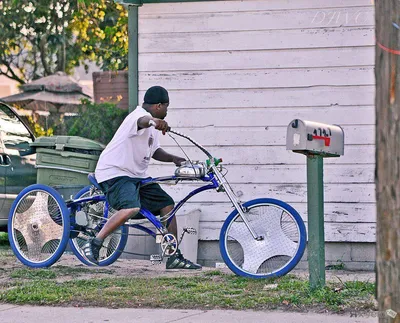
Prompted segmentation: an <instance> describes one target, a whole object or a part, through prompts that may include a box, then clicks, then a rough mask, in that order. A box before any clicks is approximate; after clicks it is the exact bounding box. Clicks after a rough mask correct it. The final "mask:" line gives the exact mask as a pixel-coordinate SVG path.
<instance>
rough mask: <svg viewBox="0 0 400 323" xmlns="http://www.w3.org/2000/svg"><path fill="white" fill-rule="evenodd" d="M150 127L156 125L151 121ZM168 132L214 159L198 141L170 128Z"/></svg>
mask: <svg viewBox="0 0 400 323" xmlns="http://www.w3.org/2000/svg"><path fill="white" fill-rule="evenodd" d="M149 126H150V127H155V126H156V123H155V122H154V121H153V120H150V121H149ZM167 131H168V132H170V133H173V134H174V135H177V136H179V137H182V138H185V139H187V140H189V141H190V142H191V143H192V144H193V145H195V146H196V147H197V148H199V149H200V150H201V151H202V152H203V153H205V154H206V155H207V157H208V158H210V159H212V158H213V157H212V156H211V154H210V153H209V152H208V151H207V150H206V149H205V148H204V147H203V146H202V145H200V144H198V143H197V142H196V141H194V140H193V139H192V138H190V137H189V136H186V135H184V134H183V133H180V132H178V131H174V130H172V129H171V128H170V127H168V130H167Z"/></svg>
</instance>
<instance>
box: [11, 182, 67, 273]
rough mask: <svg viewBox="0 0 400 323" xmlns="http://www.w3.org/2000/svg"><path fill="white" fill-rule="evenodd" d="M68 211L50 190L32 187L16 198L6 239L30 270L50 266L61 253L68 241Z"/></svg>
mask: <svg viewBox="0 0 400 323" xmlns="http://www.w3.org/2000/svg"><path fill="white" fill-rule="evenodd" d="M69 226H70V222H69V211H68V208H67V206H66V204H65V202H64V200H63V198H62V197H61V195H60V194H59V193H58V192H57V191H56V190H54V189H53V188H51V187H49V186H46V185H42V184H34V185H31V186H28V187H27V188H25V189H24V190H22V191H21V193H19V194H18V196H17V198H16V199H15V201H14V203H13V205H12V207H11V210H10V213H9V217H8V236H9V241H10V245H11V248H12V250H13V252H14V254H15V255H16V256H17V258H18V259H19V260H20V261H21V262H22V263H23V264H24V265H26V266H29V267H36V268H40V267H49V266H51V265H52V264H54V263H55V262H56V261H57V260H58V259H59V258H60V257H61V255H62V254H63V252H64V250H65V248H66V246H67V243H68V238H69V230H70V227H69Z"/></svg>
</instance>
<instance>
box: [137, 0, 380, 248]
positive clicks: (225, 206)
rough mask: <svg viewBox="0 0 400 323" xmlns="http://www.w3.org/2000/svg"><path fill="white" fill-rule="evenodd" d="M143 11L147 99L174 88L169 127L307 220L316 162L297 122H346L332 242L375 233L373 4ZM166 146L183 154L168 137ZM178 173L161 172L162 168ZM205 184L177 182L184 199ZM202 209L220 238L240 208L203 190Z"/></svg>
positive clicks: (246, 196) (365, 0)
mask: <svg viewBox="0 0 400 323" xmlns="http://www.w3.org/2000/svg"><path fill="white" fill-rule="evenodd" d="M139 15H140V18H139V19H140V20H139V78H140V80H139V82H140V99H141V98H143V95H144V91H145V90H146V89H147V88H148V87H150V86H152V85H156V84H157V85H162V86H164V87H166V88H167V89H168V90H169V91H170V99H171V107H170V110H169V113H168V118H167V120H168V121H169V123H170V125H171V126H172V127H174V128H176V129H178V130H180V131H182V132H184V133H186V134H189V135H190V136H192V137H193V138H194V139H196V140H197V141H199V142H200V143H202V144H204V145H205V146H207V147H208V148H209V150H210V151H211V152H212V153H213V154H214V155H215V156H217V157H222V158H223V159H224V162H225V165H226V167H227V168H228V170H229V173H228V175H227V178H228V180H230V181H231V184H232V186H233V188H234V190H235V192H237V194H238V195H239V196H241V199H242V200H243V201H245V200H250V199H253V198H256V197H272V198H278V199H282V200H284V201H286V202H288V203H290V204H291V205H292V206H294V207H295V208H296V209H297V210H298V211H299V213H300V214H301V216H302V217H303V218H304V220H305V221H307V205H306V201H307V200H306V198H307V196H306V167H305V163H306V159H305V157H304V156H302V155H298V154H295V153H292V152H290V151H286V148H285V140H286V138H285V136H286V127H287V125H288V124H289V122H290V121H291V120H293V119H295V118H303V119H308V120H314V121H320V122H325V123H335V124H340V125H342V126H343V127H344V130H345V142H346V146H345V156H343V157H341V158H335V159H325V168H324V170H325V174H324V175H325V202H326V204H325V221H326V227H325V235H326V240H327V241H331V242H339V241H349V242H350V241H351V242H374V241H375V217H376V211H375V187H374V161H375V156H374V154H375V152H374V151H375V148H374V141H375V134H374V131H375V111H374V94H375V93H374V8H373V5H372V4H371V1H370V0H324V1H319V0H265V1H253V0H246V1H215V2H213V1H209V2H194V3H174V4H154V5H144V6H143V7H141V8H140V9H139ZM179 142H181V143H182V144H183V146H184V148H185V150H186V151H187V152H188V154H189V156H191V157H192V158H194V159H201V160H204V158H205V156H204V155H202V154H201V153H199V152H198V151H196V149H193V148H192V147H190V144H188V143H187V142H185V141H182V140H179ZM163 145H164V147H165V149H166V150H168V151H171V152H173V153H176V154H179V155H182V153H181V152H180V150H179V148H176V145H175V143H174V142H173V141H172V140H171V139H169V138H168V137H167V136H166V137H165V138H164V140H163ZM173 171H174V167H173V166H172V165H160V164H155V165H153V166H152V167H151V169H150V172H151V174H152V175H153V176H158V175H160V176H162V175H164V176H165V175H168V174H172V173H173ZM195 186H196V185H193V184H186V185H178V186H167V187H166V190H167V191H168V192H170V194H171V195H172V196H173V197H174V198H175V199H176V200H178V199H179V198H183V197H184V196H185V195H186V193H187V192H189V190H191V189H193V188H194V187H195ZM197 207H200V208H201V210H202V217H201V224H200V233H199V234H200V237H199V238H200V239H202V240H217V239H218V235H219V229H220V227H221V225H222V221H223V220H224V219H225V218H226V216H227V215H228V214H229V212H230V210H231V205H230V203H229V202H228V201H227V197H226V196H225V195H224V194H223V193H216V192H214V191H210V192H206V193H202V194H200V195H198V196H196V197H195V198H193V200H192V201H191V203H190V204H187V207H185V210H186V211H190V210H191V209H193V208H197ZM185 210H184V211H185Z"/></svg>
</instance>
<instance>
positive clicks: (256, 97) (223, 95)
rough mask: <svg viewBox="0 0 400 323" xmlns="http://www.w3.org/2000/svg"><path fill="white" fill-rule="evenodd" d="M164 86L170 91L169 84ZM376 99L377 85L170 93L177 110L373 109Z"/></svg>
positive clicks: (141, 95)
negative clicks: (352, 107) (289, 107)
mask: <svg viewBox="0 0 400 323" xmlns="http://www.w3.org/2000/svg"><path fill="white" fill-rule="evenodd" d="M164 85H165V86H167V87H168V83H166V84H164ZM260 86H262V85H260ZM140 87H141V86H140ZM141 89H142V90H141V91H139V97H140V98H142V97H143V96H144V93H145V90H146V89H145V88H142V87H141ZM374 98H375V86H373V85H362V86H325V85H321V86H318V87H313V88H310V87H305V88H278V89H262V88H261V89H259V88H255V89H230V90H184V91H177V90H172V91H170V100H171V105H172V104H173V106H174V107H176V108H187V107H190V108H211V107H212V108H241V107H243V108H265V107H269V108H273V107H281V106H292V107H298V106H302V107H310V106H334V105H372V104H373V100H374ZM311 117H312V115H311ZM346 117H355V118H356V117H358V116H357V114H355V115H354V116H346Z"/></svg>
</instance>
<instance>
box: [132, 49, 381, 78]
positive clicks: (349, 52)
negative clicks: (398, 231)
mask: <svg viewBox="0 0 400 323" xmlns="http://www.w3.org/2000/svg"><path fill="white" fill-rule="evenodd" d="M238 62H240V64H238ZM373 65H374V50H373V46H365V47H339V48H311V49H310V48H305V49H296V50H295V51H294V50H291V49H271V50H257V51H255V50H253V51H246V50H241V49H237V50H230V51H214V52H184V53H179V52H174V53H140V54H139V71H140V72H153V71H156V72H157V71H213V70H232V69H234V70H238V69H239V70H240V69H242V70H252V69H266V68H299V67H303V68H312V67H335V66H370V67H371V66H373ZM141 80H142V81H143V82H146V81H147V80H146V79H143V76H142V79H141Z"/></svg>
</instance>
